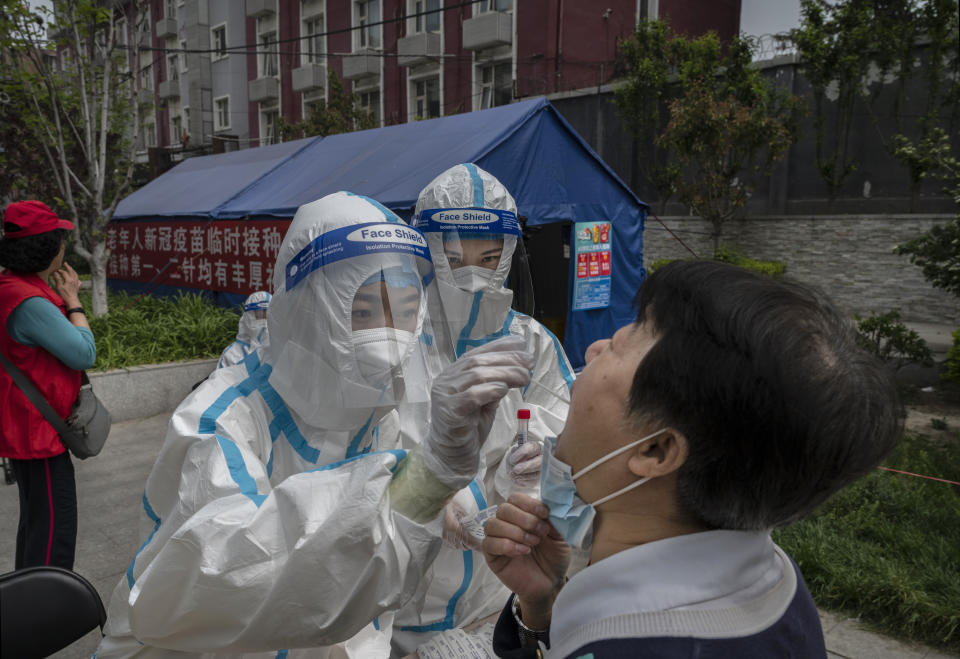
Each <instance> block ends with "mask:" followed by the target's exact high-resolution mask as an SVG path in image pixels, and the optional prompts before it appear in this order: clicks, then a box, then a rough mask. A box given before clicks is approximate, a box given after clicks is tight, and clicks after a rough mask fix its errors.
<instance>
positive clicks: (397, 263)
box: [270, 222, 437, 427]
mask: <svg viewBox="0 0 960 659" xmlns="http://www.w3.org/2000/svg"><path fill="white" fill-rule="evenodd" d="M433 280H434V278H433V270H432V265H431V263H430V255H429V251H428V249H427V243H426V239H425V238H424V236H423V235H422V234H421V233H420V232H419V231H417V230H416V229H413V228H411V227H409V226H407V225H405V224H400V223H396V222H371V223H357V224H352V225H348V226H341V227H339V228H336V229H333V230H331V231H327V232H325V233H322V234H321V235H319V236H317V237H316V238H314V239H313V240H311V241H310V242H309V243H307V244H306V245H305V246H304V247H303V248H301V249H300V250H299V251H298V252H297V253H296V254H295V255H294V256H293V257H292V258H291V259H290V260H289V261H288V262H287V263H286V266H285V267H284V271H283V273H282V281H283V290H282V292H281V293H279V294H277V295H275V296H274V300H273V302H272V303H271V311H270V313H271V318H275V315H276V314H280V313H284V314H290V315H291V316H293V317H295V318H296V328H295V329H294V330H293V331H291V332H289V333H288V336H287V338H286V341H285V343H284V345H283V346H277V347H276V350H275V352H274V355H276V357H275V358H276V360H277V363H276V367H275V370H274V375H273V376H272V377H271V381H274V380H275V379H276V378H282V380H283V381H282V382H278V384H280V388H281V389H282V394H283V396H284V399H285V400H288V399H289V400H290V402H291V403H292V404H293V407H294V408H295V409H296V410H297V412H298V413H299V414H300V415H301V416H303V417H305V418H306V420H307V421H310V422H312V423H316V424H322V425H323V426H324V427H333V426H332V425H331V424H332V423H333V424H335V425H343V426H345V427H352V426H354V425H356V424H357V423H358V421H359V423H362V422H364V421H365V420H366V419H365V418H363V419H361V418H360V417H362V416H364V415H365V414H366V411H367V410H372V409H387V408H391V407H394V406H396V405H397V404H398V403H400V402H401V401H410V402H422V401H426V400H429V382H430V381H431V379H432V378H431V376H430V374H431V373H433V372H435V371H436V370H437V367H436V365H435V364H433V363H432V360H433V359H434V357H433V356H432V354H431V353H430V349H429V346H430V345H431V344H432V340H433V339H432V334H433V330H432V328H431V327H430V323H429V321H428V317H427V314H426V299H425V298H426V291H427V289H428V288H429V286H431V285H432V282H433ZM277 320H278V321H279V319H277ZM272 322H273V321H272ZM351 409H354V410H356V411H357V414H351V413H349V410H351ZM333 420H335V421H333Z"/></svg>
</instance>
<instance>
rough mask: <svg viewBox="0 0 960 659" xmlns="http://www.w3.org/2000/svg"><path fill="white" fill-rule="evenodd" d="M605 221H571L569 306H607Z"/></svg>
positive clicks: (608, 229)
mask: <svg viewBox="0 0 960 659" xmlns="http://www.w3.org/2000/svg"><path fill="white" fill-rule="evenodd" d="M612 240H613V235H612V230H611V227H610V223H609V222H577V223H576V224H575V225H574V262H573V267H574V268H576V271H575V277H574V280H573V281H574V283H573V310H574V311H581V310H584V309H602V308H605V307H609V306H610V245H611V244H612Z"/></svg>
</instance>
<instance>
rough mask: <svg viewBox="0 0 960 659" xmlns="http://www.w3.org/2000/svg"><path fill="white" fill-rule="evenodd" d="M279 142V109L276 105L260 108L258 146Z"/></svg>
mask: <svg viewBox="0 0 960 659" xmlns="http://www.w3.org/2000/svg"><path fill="white" fill-rule="evenodd" d="M279 142H280V109H279V108H278V107H277V106H276V105H271V106H267V107H264V106H262V105H261V106H260V146H267V145H270V144H278V143H279Z"/></svg>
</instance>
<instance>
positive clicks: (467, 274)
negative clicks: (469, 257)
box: [453, 265, 494, 293]
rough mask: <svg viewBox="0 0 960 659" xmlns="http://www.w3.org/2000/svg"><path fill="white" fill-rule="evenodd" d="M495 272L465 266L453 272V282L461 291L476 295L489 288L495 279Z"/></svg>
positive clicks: (473, 266) (474, 266)
mask: <svg viewBox="0 0 960 659" xmlns="http://www.w3.org/2000/svg"><path fill="white" fill-rule="evenodd" d="M493 273H494V271H493V270H491V269H489V268H481V267H480V266H478V265H465V266H463V267H462V268H457V269H456V270H454V271H453V281H454V282H456V284H457V287H458V288H459V289H460V290H463V291H467V292H468V293H476V292H477V291H481V290H483V289H484V288H486V287H487V284H489V283H490V280H491V279H493Z"/></svg>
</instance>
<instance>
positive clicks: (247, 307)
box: [237, 291, 270, 346]
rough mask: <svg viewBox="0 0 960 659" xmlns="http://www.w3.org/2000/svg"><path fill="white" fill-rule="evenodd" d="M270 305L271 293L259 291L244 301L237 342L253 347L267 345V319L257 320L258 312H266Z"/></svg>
mask: <svg viewBox="0 0 960 659" xmlns="http://www.w3.org/2000/svg"><path fill="white" fill-rule="evenodd" d="M269 305H270V293H268V292H266V291H257V292H256V293H251V294H250V295H249V296H248V297H247V299H246V300H244V301H243V315H241V316H240V322H239V324H238V325H237V340H238V341H245V342H246V343H248V344H250V345H251V346H252V345H257V344H266V343H268V342H269V341H268V340H267V336H268V335H267V332H266V331H265V328H266V326H267V320H266V318H263V319H260V318H257V311H266V310H267V308H268V307H269Z"/></svg>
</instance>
